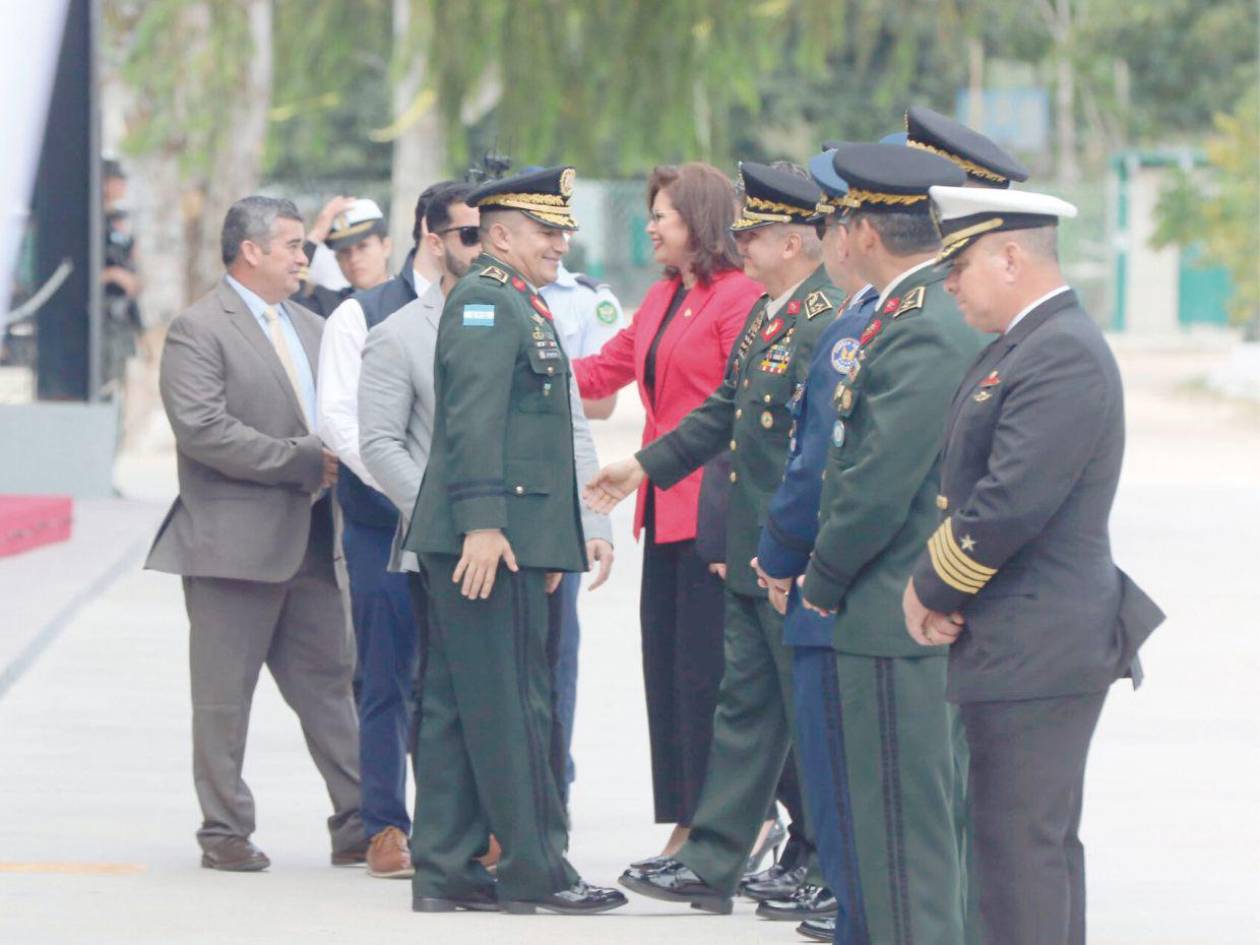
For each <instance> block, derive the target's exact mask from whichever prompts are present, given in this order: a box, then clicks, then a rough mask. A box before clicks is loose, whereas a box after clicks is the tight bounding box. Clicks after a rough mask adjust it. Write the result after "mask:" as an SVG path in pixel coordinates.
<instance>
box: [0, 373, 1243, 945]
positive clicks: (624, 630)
mask: <svg viewBox="0 0 1260 945" xmlns="http://www.w3.org/2000/svg"><path fill="white" fill-rule="evenodd" d="M1123 360H1124V366H1125V370H1126V376H1127V378H1128V383H1129V391H1130V401H1129V418H1130V450H1129V458H1128V462H1127V464H1126V475H1125V479H1124V482H1123V484H1122V488H1121V493H1120V497H1119V501H1118V503H1117V507H1116V512H1115V517H1114V532H1115V538H1116V554H1117V558H1118V560H1119V561H1120V562H1121V564H1122V565H1123V566H1124V567H1125V568H1126V570H1128V571H1129V572H1130V573H1131V574H1133V575H1134V577H1135V578H1136V579H1137V580H1139V581H1140V582H1141V583H1142V584H1144V585H1145V586H1146V587H1147V588H1148V589H1149V590H1150V591H1151V592H1152V594H1153V595H1154V596H1155V597H1156V599H1157V600H1159V602H1160V603H1161V604H1162V605H1163V606H1164V608H1165V609H1166V610H1167V611H1168V613H1169V622H1168V623H1167V625H1166V626H1165V627H1163V628H1162V629H1161V630H1160V631H1158V632H1157V634H1156V636H1155V637H1154V638H1153V640H1152V642H1151V644H1150V645H1149V646H1148V648H1147V651H1146V654H1145V655H1146V663H1147V671H1148V681H1147V684H1146V686H1145V687H1144V688H1143V689H1142V691H1141V692H1139V693H1137V694H1134V693H1132V692H1131V691H1128V690H1127V689H1126V688H1125V687H1124V686H1117V687H1116V688H1115V689H1114V690H1113V693H1112V697H1111V699H1110V701H1109V703H1108V706H1107V709H1106V711H1105V712H1104V715H1103V720H1102V724H1101V727H1100V730H1099V733H1098V736H1097V738H1096V739H1095V742H1094V752H1093V756H1092V760H1091V766H1090V773H1089V787H1088V792H1089V793H1088V801H1087V804H1086V819H1085V825H1084V836H1085V839H1086V842H1087V844H1088V846H1089V856H1090V859H1089V865H1090V897H1091V898H1090V926H1091V935H1090V941H1091V942H1092V943H1094V945H1200V943H1202V945H1208V943H1211V945H1244V943H1246V945H1250V943H1251V942H1254V941H1255V908H1254V902H1253V900H1254V896H1255V878H1256V876H1257V875H1260V869H1258V867H1260V857H1258V855H1257V852H1256V851H1257V850H1260V829H1258V827H1257V819H1256V814H1255V799H1256V797H1257V787H1258V780H1260V779H1258V775H1260V761H1257V759H1258V758H1260V754H1258V753H1257V751H1256V747H1257V745H1258V744H1260V737H1258V736H1260V723H1257V715H1258V713H1257V711H1256V706H1255V696H1254V693H1255V691H1256V683H1255V681H1256V679H1257V678H1258V677H1260V632H1257V631H1258V630H1260V625H1258V623H1257V617H1256V615H1257V613H1258V612H1260V568H1258V562H1260V555H1258V554H1257V552H1256V541H1255V535H1256V533H1257V532H1258V531H1260V488H1257V486H1260V423H1257V417H1256V413H1255V411H1254V408H1245V407H1237V406H1234V405H1229V404H1222V403H1221V402H1219V401H1217V400H1214V399H1211V398H1208V397H1205V396H1203V395H1202V394H1200V393H1196V392H1195V391H1194V389H1193V387H1192V385H1191V386H1187V384H1186V382H1187V381H1188V380H1190V379H1192V377H1193V376H1197V375H1196V374H1195V372H1196V371H1197V370H1198V365H1197V362H1194V361H1193V360H1192V359H1187V358H1184V357H1182V358H1177V359H1176V360H1173V359H1171V358H1170V357H1169V356H1168V355H1159V354H1150V353H1147V354H1143V353H1135V354H1132V355H1129V354H1126V355H1125V356H1124V359H1123ZM622 399H623V402H622V404H621V405H620V406H619V408H618V417H617V418H615V419H614V420H613V421H610V422H609V423H608V424H605V425H603V426H601V427H600V431H599V434H600V438H601V441H602V455H603V456H604V458H605V459H613V458H616V457H618V456H621V455H625V452H626V451H627V450H629V449H630V448H631V447H632V446H633V444H634V443H635V441H636V438H637V429H638V427H637V421H636V416H637V413H638V412H637V410H636V409H634V408H635V407H636V406H637V405H634V404H631V403H629V401H628V400H627V398H626V397H625V395H623V398H622ZM119 476H120V485H121V486H122V488H123V491H124V492H126V493H127V494H128V495H131V496H138V497H139V498H133V499H131V500H130V501H127V502H120V503H116V504H113V505H112V506H110V508H109V510H108V515H107V516H106V517H107V518H109V516H114V518H110V519H109V522H105V523H104V524H103V525H102V526H101V528H100V529H98V530H95V531H93V534H92V536H91V541H90V542H89V546H88V547H87V548H85V546H84V545H83V544H82V543H80V544H79V545H76V546H58V547H57V548H52V549H47V550H45V551H43V552H39V554H41V555H42V556H43V557H42V558H41V559H39V560H36V559H35V558H34V557H33V556H31V557H28V558H26V559H21V558H18V559H11V560H6V561H3V562H0V591H2V592H3V593H2V595H0V608H2V609H3V614H4V617H3V621H4V622H3V623H2V624H0V671H3V668H4V667H5V666H7V665H9V662H10V660H11V658H12V657H13V655H14V654H17V653H20V652H22V649H23V643H24V642H25V641H29V639H31V634H32V633H37V632H38V631H39V630H40V627H41V626H46V624H40V620H45V621H47V620H52V619H55V618H56V617H57V614H58V613H60V612H61V611H64V609H65V606H66V605H67V604H68V603H69V602H70V601H71V600H72V599H73V598H74V597H75V595H76V594H78V593H79V592H80V591H82V590H83V589H84V588H88V587H90V585H91V584H92V583H93V582H97V581H100V580H101V576H102V575H103V574H107V573H108V571H109V569H110V568H111V567H114V566H117V567H119V568H122V569H123V574H122V576H121V577H120V578H118V579H117V580H115V581H114V583H112V584H111V585H110V586H109V587H108V589H107V590H105V591H104V592H103V593H101V594H99V595H97V596H96V597H95V598H94V599H92V600H90V602H87V603H86V604H85V605H84V606H83V607H82V608H81V609H80V610H78V611H77V612H76V613H74V614H72V615H68V619H66V620H65V621H64V624H65V625H64V630H62V632H60V633H59V634H58V635H56V636H55V638H54V639H52V640H51V643H50V645H49V646H47V647H46V648H45V649H44V650H43V651H42V653H41V654H39V655H38V658H37V659H34V660H33V661H31V662H30V665H29V668H27V669H25V671H24V672H23V673H22V674H21V675H20V677H18V678H17V680H16V682H15V683H14V684H13V685H12V686H11V687H10V688H9V689H8V691H7V692H4V693H3V694H0V943H4V945H44V943H58V945H67V943H68V945H79V943H83V945H175V943H180V945H182V943H202V942H205V943H211V942H213V943H216V945H217V943H230V945H255V943H258V945H262V943H268V945H270V943H277V945H278V943H291V942H302V943H310V945H315V943H325V942H326V943H338V945H346V943H350V945H357V943H369V942H379V941H407V942H422V943H424V945H447V943H463V942H481V941H495V942H501V943H507V945H516V943H522V945H530V943H540V945H541V943H553V942H557V941H574V942H577V941H583V942H588V941H589V942H600V943H604V942H607V943H636V945H638V943H645V942H650V943H652V945H673V943H678V945H684V943H685V945H700V943H710V942H712V943H718V942H721V943H739V945H742V943H750V945H751V943H779V942H781V943H787V942H798V941H803V940H801V939H799V938H798V936H796V934H795V933H794V931H793V929H792V926H791V925H790V924H786V923H770V922H765V921H762V920H759V919H756V918H755V917H753V916H752V915H751V911H752V907H751V905H749V904H741V905H738V906H737V908H736V913H735V915H734V916H732V917H730V918H722V917H713V916H705V915H700V914H696V913H692V912H691V911H690V910H686V909H676V908H671V907H669V906H667V905H665V904H663V903H656V902H653V901H650V900H645V899H643V898H640V897H632V902H631V905H630V907H629V908H627V909H625V910H622V911H621V912H619V913H614V914H612V915H608V916H602V917H593V918H589V919H565V918H558V917H547V916H538V917H532V918H531V917H508V916H499V915H471V914H458V915H453V916H441V915H438V916H418V915H414V914H412V913H411V912H410V911H409V885H408V884H407V883H402V882H390V881H378V880H371V879H369V878H367V877H366V876H365V874H364V873H363V871H362V870H356V869H350V870H336V869H333V868H331V867H329V866H328V865H327V853H328V851H327V834H326V832H325V830H324V827H323V819H324V817H326V816H327V813H328V810H327V800H326V798H325V796H324V792H323V789H322V785H321V783H320V781H319V778H318V776H317V775H316V773H315V770H314V767H313V765H312V764H311V762H310V760H309V758H308V756H307V754H306V751H305V747H304V745H303V742H302V737H301V733H300V731H299V730H298V726H297V724H296V721H295V719H294V717H293V716H292V714H291V713H290V712H289V710H288V709H287V708H286V707H285V706H284V705H283V703H282V702H281V700H280V698H279V696H278V694H277V692H276V689H275V687H274V685H273V684H272V683H271V681H270V680H269V679H267V678H264V680H263V682H262V684H261V685H260V687H259V693H258V698H257V703H256V707H255V711H254V716H253V722H252V726H251V732H250V735H251V738H250V745H249V753H248V759H247V763H246V769H247V770H246V774H247V776H248V778H249V781H250V784H251V786H252V787H253V789H254V792H255V795H256V799H257V803H258V821H259V825H260V826H259V831H258V833H257V835H256V840H257V841H258V843H259V845H260V846H261V847H262V848H263V849H265V850H266V851H267V853H268V854H269V855H270V856H271V858H272V861H273V866H272V869H271V870H270V871H269V872H268V873H265V874H259V875H235V876H234V875H224V874H218V873H213V872H210V871H208V870H202V869H200V868H199V867H198V865H197V862H198V851H197V848H196V845H195V842H194V839H193V830H194V828H195V826H196V823H197V820H198V817H197V810H196V805H195V801H194V795H193V791H192V784H191V777H190V768H191V762H190V750H189V714H190V713H189V705H188V694H187V669H186V665H187V662H186V661H187V629H186V627H187V625H186V621H185V616H184V613H183V606H182V600H181V595H180V590H179V583H178V580H177V579H175V578H173V577H169V576H166V575H158V574H151V573H145V572H140V571H138V570H136V569H135V568H134V567H133V566H132V564H131V563H130V562H131V560H134V559H131V558H129V557H128V556H129V555H133V554H134V550H133V549H134V545H135V536H137V535H142V534H147V533H148V531H149V530H151V528H152V527H153V524H154V523H155V521H156V518H157V516H158V514H159V511H160V506H158V505H155V504H154V503H155V501H156V500H157V499H159V498H161V497H162V496H163V495H164V494H168V493H169V491H170V489H171V488H172V477H171V467H170V454H169V444H167V443H166V442H165V441H164V439H163V437H162V435H161V433H160V430H159V431H158V432H157V433H155V435H154V436H151V437H147V438H143V444H142V447H141V448H140V451H139V452H138V453H133V454H129V455H128V456H127V457H126V458H125V461H124V462H123V463H122V464H121V465H120V472H119ZM629 515H630V509H629V507H628V506H626V507H623V508H622V509H620V510H618V513H617V516H616V524H617V534H618V543H617V547H618V553H619V557H618V559H617V566H616V571H615V575H614V578H613V580H612V581H611V582H610V583H609V585H608V586H607V587H605V588H603V589H601V590H599V591H597V592H595V593H594V594H591V595H589V596H586V595H584V596H583V598H582V601H583V608H584V641H583V651H582V677H581V690H580V696H579V706H578V723H577V732H576V745H575V753H576V758H577V764H578V779H579V780H578V783H577V785H576V786H575V792H574V811H573V814H574V830H573V851H572V855H573V859H574V862H575V864H576V865H577V867H578V868H579V870H580V871H581V872H582V873H583V875H584V876H586V877H587V878H588V879H590V880H592V881H595V882H611V881H612V880H613V879H614V878H615V876H616V875H617V873H619V872H620V870H621V869H622V868H623V867H624V865H625V863H626V862H627V861H629V860H630V859H633V858H636V857H638V856H641V855H644V854H647V853H651V852H655V851H656V849H657V848H658V847H659V845H660V843H661V842H662V840H663V837H664V830H663V828H660V827H656V826H654V825H652V823H651V807H650V798H649V793H650V784H649V777H648V767H647V765H648V756H647V737H646V721H645V715H644V708H643V697H642V680H641V676H640V672H639V668H638V664H639V657H638V627H637V610H638V602H637V589H638V577H639V554H638V551H637V549H636V548H635V546H634V545H633V543H632V541H631V539H630V537H629V534H628V533H629ZM102 521H104V520H102ZM111 523H112V524H111ZM85 527H87V526H86V525H85ZM88 537H89V536H87V535H84V534H81V535H80V538H81V539H85V540H86V539H87V538H88ZM85 551H87V552H90V553H87V554H85ZM33 564H37V565H38V567H34V566H33ZM80 572H81V573H82V579H81V580H77V581H76V579H75V577H74V576H75V575H76V574H79V573H80ZM41 615H46V616H42V617H41ZM19 636H24V640H18V639H17V637H19Z"/></svg>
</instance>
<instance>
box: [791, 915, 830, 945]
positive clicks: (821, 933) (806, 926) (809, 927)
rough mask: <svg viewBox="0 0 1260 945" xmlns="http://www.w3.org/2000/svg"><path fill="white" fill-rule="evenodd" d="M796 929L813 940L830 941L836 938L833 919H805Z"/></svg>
mask: <svg viewBox="0 0 1260 945" xmlns="http://www.w3.org/2000/svg"><path fill="white" fill-rule="evenodd" d="M796 931H797V932H799V933H800V934H801V935H804V936H805V937H806V938H812V939H813V940H814V941H815V942H832V941H835V938H836V920H835V919H806V920H805V921H804V922H802V923H801V924H800V925H798V926H797V927H796Z"/></svg>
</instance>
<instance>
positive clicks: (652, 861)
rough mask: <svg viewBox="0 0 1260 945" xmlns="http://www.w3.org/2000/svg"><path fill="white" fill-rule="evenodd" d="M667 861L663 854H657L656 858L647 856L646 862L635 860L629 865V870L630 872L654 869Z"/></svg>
mask: <svg viewBox="0 0 1260 945" xmlns="http://www.w3.org/2000/svg"><path fill="white" fill-rule="evenodd" d="M668 859H669V857H667V856H666V855H665V854H664V853H658V854H656V856H649V857H648V858H647V859H646V860H635V861H634V862H633V863H631V864H630V869H632V870H650V869H655V868H656V867H658V866H660V865H661V864H662V863H664V862H665V861H666V860H668Z"/></svg>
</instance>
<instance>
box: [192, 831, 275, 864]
mask: <svg viewBox="0 0 1260 945" xmlns="http://www.w3.org/2000/svg"><path fill="white" fill-rule="evenodd" d="M201 865H202V866H204V867H205V868H206V869H209V870H223V871H224V872H227V873H257V872H258V871H259V870H265V869H266V868H267V867H268V866H270V865H271V860H269V859H267V854H265V853H263V851H262V850H260V849H258V847H256V846H254V845H253V844H252V843H250V842H249V841H248V840H247V839H245V838H244V837H228V838H226V839H225V840H222V841H220V842H219V843H216V844H215V845H214V846H213V847H211V848H210V849H208V850H206V851H205V852H203V853H202V854H201Z"/></svg>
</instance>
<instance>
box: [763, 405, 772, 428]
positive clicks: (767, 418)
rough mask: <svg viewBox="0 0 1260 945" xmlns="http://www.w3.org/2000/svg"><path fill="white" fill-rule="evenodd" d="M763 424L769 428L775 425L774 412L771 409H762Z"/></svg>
mask: <svg viewBox="0 0 1260 945" xmlns="http://www.w3.org/2000/svg"><path fill="white" fill-rule="evenodd" d="M761 425H762V426H763V427H765V429H767V430H769V429H770V428H771V427H772V426H774V414H772V413H771V412H770V411H769V410H765V411H762V414H761Z"/></svg>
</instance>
